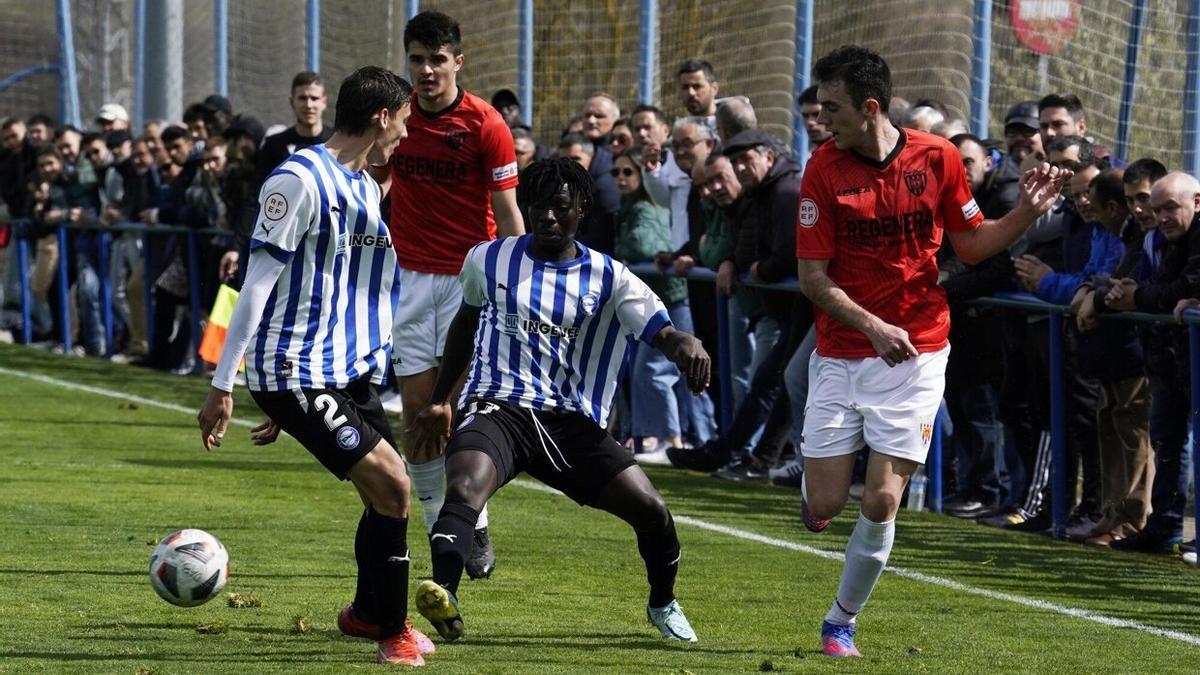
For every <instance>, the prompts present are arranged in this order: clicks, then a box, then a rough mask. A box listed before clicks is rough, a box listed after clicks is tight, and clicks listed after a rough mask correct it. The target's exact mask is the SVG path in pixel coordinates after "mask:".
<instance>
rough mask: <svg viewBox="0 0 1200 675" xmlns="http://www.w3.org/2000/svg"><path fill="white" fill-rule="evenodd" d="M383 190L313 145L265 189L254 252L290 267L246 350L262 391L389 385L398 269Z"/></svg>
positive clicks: (250, 376) (251, 375) (251, 377)
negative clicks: (366, 382) (363, 382)
mask: <svg viewBox="0 0 1200 675" xmlns="http://www.w3.org/2000/svg"><path fill="white" fill-rule="evenodd" d="M379 201H380V190H379V184H378V183H376V182H375V179H373V178H371V176H370V175H368V174H367V173H366V172H360V173H351V172H350V171H349V170H347V169H346V167H345V166H343V165H342V164H340V163H339V162H338V161H337V160H336V159H334V158H333V156H332V155H330V154H329V152H328V151H327V150H326V149H325V146H324V145H314V146H312V147H309V148H305V149H303V150H300V151H299V152H297V153H296V154H294V155H292V156H291V157H290V158H288V160H287V161H285V162H284V163H283V164H280V165H279V167H278V168H277V169H275V171H274V172H272V173H271V175H270V176H268V177H267V180H266V182H265V183H264V184H263V188H262V192H261V193H260V195H259V203H260V204H261V207H260V209H259V215H258V223H257V224H256V225H255V228H254V233H253V235H252V237H253V238H252V239H251V242H250V250H251V251H256V250H258V249H260V248H262V249H265V250H266V251H267V252H268V253H270V254H271V256H272V257H274V258H275V259H277V260H279V261H281V262H283V263H285V265H284V268H283V273H282V274H281V275H280V277H279V281H278V282H277V283H276V284H275V289H274V290H273V291H272V292H271V296H270V298H269V299H268V301H267V306H266V309H265V310H264V311H263V318H262V321H261V322H260V323H259V325H258V332H257V334H256V335H255V337H254V338H253V339H252V340H251V341H250V345H249V348H248V349H247V351H246V381H247V385H248V386H249V388H250V389H254V390H256V391H281V390H286V389H321V388H335V387H345V386H346V385H348V384H349V383H350V382H352V381H354V380H357V379H359V378H361V377H365V376H369V377H370V378H371V381H372V382H375V383H382V382H383V380H384V377H385V376H386V374H387V365H388V363H389V361H390V359H391V350H392V313H393V312H394V311H395V308H396V302H397V300H398V299H399V297H400V295H399V294H400V277H399V268H398V267H397V265H396V253H395V250H394V249H393V248H392V242H391V239H390V237H389V234H388V228H387V225H386V224H385V223H384V221H383V217H382V216H381V214H380V210H379Z"/></svg>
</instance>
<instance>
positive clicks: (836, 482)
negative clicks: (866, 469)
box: [800, 453, 854, 532]
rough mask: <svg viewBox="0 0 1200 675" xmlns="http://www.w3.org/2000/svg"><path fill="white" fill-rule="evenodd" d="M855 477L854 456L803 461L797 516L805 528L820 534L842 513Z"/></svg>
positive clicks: (813, 458) (814, 458)
mask: <svg viewBox="0 0 1200 675" xmlns="http://www.w3.org/2000/svg"><path fill="white" fill-rule="evenodd" d="M853 478H854V454H853V453H851V454H847V455H839V456H837V457H811V458H810V457H806V458H804V475H803V476H802V477H801V480H800V494H801V496H800V516H801V518H803V520H804V526H805V527H807V528H808V529H809V530H812V531H813V532H820V531H822V530H824V529H825V528H826V527H828V526H829V521H830V520H832V519H833V517H834V516H836V515H837V514H839V513H841V512H842V509H843V508H844V507H845V506H846V499H847V498H848V497H849V496H850V483H851V481H852V480H853Z"/></svg>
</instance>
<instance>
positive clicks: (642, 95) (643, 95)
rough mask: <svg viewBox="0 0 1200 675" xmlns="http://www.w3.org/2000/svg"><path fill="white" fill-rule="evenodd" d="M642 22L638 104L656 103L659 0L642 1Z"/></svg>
mask: <svg viewBox="0 0 1200 675" xmlns="http://www.w3.org/2000/svg"><path fill="white" fill-rule="evenodd" d="M641 2H642V11H641V16H642V21H641V31H640V33H639V36H638V46H639V50H638V51H639V54H638V56H639V57H640V59H641V63H640V66H639V68H640V70H639V71H638V103H644V104H646V105H649V104H651V103H654V75H655V73H657V72H658V42H657V40H658V0H641Z"/></svg>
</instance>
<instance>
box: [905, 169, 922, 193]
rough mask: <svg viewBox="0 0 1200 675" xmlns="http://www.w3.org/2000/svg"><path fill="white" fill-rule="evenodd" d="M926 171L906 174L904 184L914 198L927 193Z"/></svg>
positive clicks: (906, 172)
mask: <svg viewBox="0 0 1200 675" xmlns="http://www.w3.org/2000/svg"><path fill="white" fill-rule="evenodd" d="M925 182H926V181H925V169H919V170H917V171H905V172H904V184H905V185H907V186H908V191H909V192H911V193H912V196H914V197H920V196H921V193H923V192H925Z"/></svg>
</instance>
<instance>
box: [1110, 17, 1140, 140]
mask: <svg viewBox="0 0 1200 675" xmlns="http://www.w3.org/2000/svg"><path fill="white" fill-rule="evenodd" d="M1145 16H1146V0H1135V2H1134V3H1133V14H1132V16H1131V17H1130V19H1129V39H1128V40H1127V41H1126V43H1125V83H1124V84H1122V85H1121V107H1120V112H1119V113H1118V115H1117V147H1116V151H1115V152H1116V155H1117V157H1120V158H1121V159H1125V158H1127V157H1129V125H1131V124H1133V97H1134V92H1135V91H1136V88H1135V86H1134V85H1135V83H1136V81H1137V62H1138V47H1139V46H1140V44H1141V41H1142V24H1143V23H1144V21H1145Z"/></svg>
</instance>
